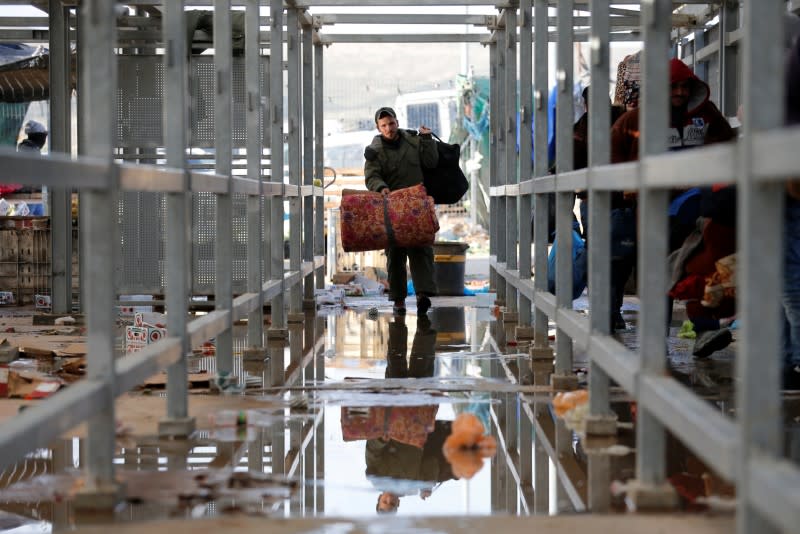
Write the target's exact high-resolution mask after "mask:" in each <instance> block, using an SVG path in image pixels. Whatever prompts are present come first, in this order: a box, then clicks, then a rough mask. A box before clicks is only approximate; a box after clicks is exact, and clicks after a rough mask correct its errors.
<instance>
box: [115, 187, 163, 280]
mask: <svg viewBox="0 0 800 534" xmlns="http://www.w3.org/2000/svg"><path fill="white" fill-rule="evenodd" d="M165 214H166V201H165V197H164V195H163V194H162V193H123V194H122V195H121V197H120V201H119V223H120V236H121V239H122V247H121V252H122V254H121V262H120V265H119V274H120V280H121V281H122V286H123V288H124V291H123V292H136V293H144V294H150V293H162V292H163V287H164V266H163V262H164V240H165V227H164V217H165Z"/></svg>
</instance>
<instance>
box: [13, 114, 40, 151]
mask: <svg viewBox="0 0 800 534" xmlns="http://www.w3.org/2000/svg"><path fill="white" fill-rule="evenodd" d="M25 135H26V136H27V137H26V138H25V139H23V140H22V142H20V144H19V145H17V151H18V152H36V153H41V151H42V148H43V147H44V144H45V143H46V142H47V128H45V126H44V124H42V123H40V122H37V121H28V122H27V123H26V124H25Z"/></svg>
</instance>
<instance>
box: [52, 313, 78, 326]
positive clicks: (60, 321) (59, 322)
mask: <svg viewBox="0 0 800 534" xmlns="http://www.w3.org/2000/svg"><path fill="white" fill-rule="evenodd" d="M53 324H57V325H65V324H75V318H74V317H71V316H69V315H68V316H66V317H59V318H58V319H56V320H55V321H53Z"/></svg>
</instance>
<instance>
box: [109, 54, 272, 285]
mask: <svg viewBox="0 0 800 534" xmlns="http://www.w3.org/2000/svg"><path fill="white" fill-rule="evenodd" d="M119 61H120V69H119V73H120V78H119V89H118V92H117V96H118V99H117V128H116V133H117V147H118V148H119V149H120V157H121V158H122V159H124V160H126V161H147V163H164V161H163V159H158V157H159V156H158V154H162V153H163V152H162V150H161V148H162V147H163V125H162V123H163V121H162V117H163V111H162V102H163V98H162V95H163V91H162V88H163V64H162V57H161V56H121V57H120V58H119ZM244 67H245V64H244V60H243V58H234V60H233V65H232V69H233V72H232V74H233V91H232V93H233V100H234V103H233V131H232V132H231V135H232V142H233V147H234V152H235V154H234V157H233V167H234V174H239V175H241V174H245V173H246V150H245V148H244V147H245V145H246V131H247V130H246V116H245V112H246V108H247V97H246V87H245V71H244ZM214 78H215V70H214V58H213V56H201V57H194V58H192V60H191V62H190V81H189V91H190V99H191V107H190V123H191V132H190V146H191V147H192V151H191V153H190V155H189V158H188V160H189V166H190V168H192V169H194V170H198V171H212V172H213V170H214V166H215V157H214V150H213V147H214ZM266 83H267V79H266V72H265V68H264V64H263V63H262V65H261V86H262V88H264V87H266ZM262 126H263V124H262ZM198 149H199V150H198ZM162 157H163V156H162ZM262 172H263V171H262ZM246 204H247V202H246V196H244V195H235V196H234V199H233V213H234V221H233V232H234V243H233V290H234V292H236V293H243V292H244V291H245V290H246V285H247V240H248V235H247V234H248V232H247V216H246V215H247V208H246ZM165 210H166V202H165V198H164V195H163V194H157V193H125V194H123V195H122V198H121V200H120V208H119V221H120V237H121V248H122V254H121V255H120V258H121V261H120V265H118V266H117V269H118V272H119V274H120V278H119V279H120V292H121V293H144V294H155V293H163V292H164V267H163V263H164V242H165V232H166V229H165V227H164V224H165V222H164V221H165V215H166V212H165ZM215 241H216V198H215V196H214V195H213V194H210V193H201V194H197V195H194V196H193V198H192V265H193V269H194V277H193V280H192V292H193V293H194V294H213V292H214V283H215V265H214V244H215Z"/></svg>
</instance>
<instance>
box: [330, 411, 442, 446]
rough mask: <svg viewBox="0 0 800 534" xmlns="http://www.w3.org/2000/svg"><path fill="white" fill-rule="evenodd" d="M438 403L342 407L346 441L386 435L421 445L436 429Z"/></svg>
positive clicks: (410, 443)
mask: <svg viewBox="0 0 800 534" xmlns="http://www.w3.org/2000/svg"><path fill="white" fill-rule="evenodd" d="M437 409H438V406H388V407H385V406H378V407H373V408H369V410H367V411H366V412H364V411H363V409H357V408H356V409H353V408H342V437H343V438H344V440H345V441H354V440H358V439H374V438H386V439H393V440H395V441H399V442H400V443H405V444H407V445H412V446H414V447H419V448H420V449H421V448H422V447H423V445H425V441H426V440H427V439H428V434H430V433H431V432H433V428H434V425H435V423H436V421H435V419H436V411H437Z"/></svg>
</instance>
